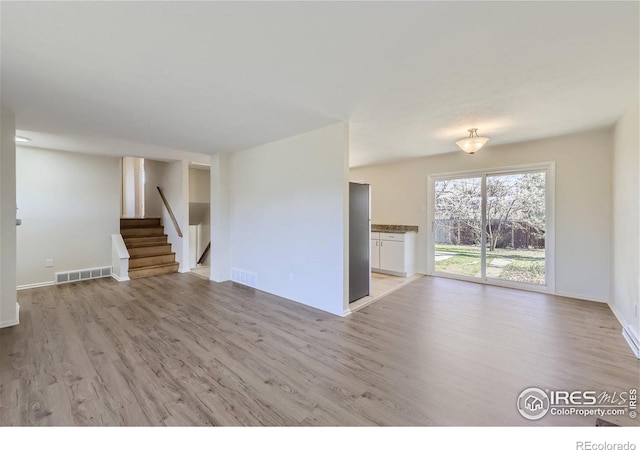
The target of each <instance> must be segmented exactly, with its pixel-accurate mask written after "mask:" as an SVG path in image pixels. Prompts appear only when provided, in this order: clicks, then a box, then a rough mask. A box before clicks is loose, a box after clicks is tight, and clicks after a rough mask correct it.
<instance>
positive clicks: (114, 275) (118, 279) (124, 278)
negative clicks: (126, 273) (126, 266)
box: [111, 272, 131, 282]
mask: <svg viewBox="0 0 640 450" xmlns="http://www.w3.org/2000/svg"><path fill="white" fill-rule="evenodd" d="M111 278H113V279H114V280H116V281H118V282H121V281H130V280H131V278H129V277H119V276H118V275H116V274H115V273H113V272H111Z"/></svg>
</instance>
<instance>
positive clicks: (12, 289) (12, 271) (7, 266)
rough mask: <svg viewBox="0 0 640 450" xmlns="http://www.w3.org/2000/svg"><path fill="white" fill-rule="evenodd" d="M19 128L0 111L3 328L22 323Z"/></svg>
mask: <svg viewBox="0 0 640 450" xmlns="http://www.w3.org/2000/svg"><path fill="white" fill-rule="evenodd" d="M15 134H16V127H15V119H14V116H13V114H11V113H9V112H5V111H0V328H4V327H10V326H13V325H17V324H18V322H19V317H18V312H19V306H18V300H17V292H16V141H15Z"/></svg>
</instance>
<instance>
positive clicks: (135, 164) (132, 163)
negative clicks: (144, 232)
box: [120, 156, 145, 219]
mask: <svg viewBox="0 0 640 450" xmlns="http://www.w3.org/2000/svg"><path fill="white" fill-rule="evenodd" d="M121 167H122V201H121V202H120V204H121V211H120V217H122V218H130V219H132V218H143V217H145V207H144V196H145V193H144V184H145V175H144V159H143V158H134V157H132V156H125V157H123V158H122V161H121Z"/></svg>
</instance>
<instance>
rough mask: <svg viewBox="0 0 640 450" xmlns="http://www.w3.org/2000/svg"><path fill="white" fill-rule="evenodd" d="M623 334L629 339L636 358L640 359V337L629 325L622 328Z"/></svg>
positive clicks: (628, 342)
mask: <svg viewBox="0 0 640 450" xmlns="http://www.w3.org/2000/svg"><path fill="white" fill-rule="evenodd" d="M622 336H623V337H624V338H625V340H626V341H627V344H629V347H631V351H632V352H633V354H634V355H636V358H638V359H640V339H638V336H637V335H636V334H635V333H634V332H633V329H632V328H631V327H630V326H629V325H627V326H626V327H624V328H623V329H622Z"/></svg>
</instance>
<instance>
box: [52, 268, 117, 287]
mask: <svg viewBox="0 0 640 450" xmlns="http://www.w3.org/2000/svg"><path fill="white" fill-rule="evenodd" d="M110 276H111V267H96V268H94V269H82V270H70V271H69V272H56V274H55V280H56V281H55V283H56V284H61V283H71V282H74V281H82V280H91V279H94V278H103V277H110Z"/></svg>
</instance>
